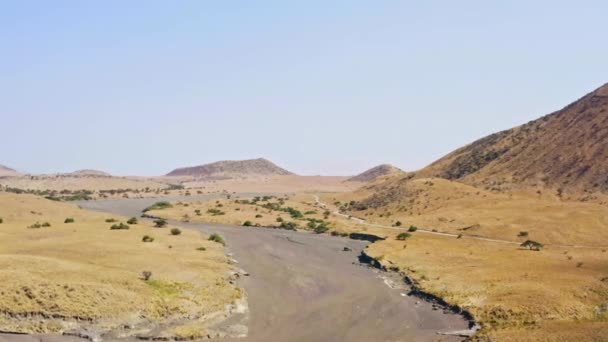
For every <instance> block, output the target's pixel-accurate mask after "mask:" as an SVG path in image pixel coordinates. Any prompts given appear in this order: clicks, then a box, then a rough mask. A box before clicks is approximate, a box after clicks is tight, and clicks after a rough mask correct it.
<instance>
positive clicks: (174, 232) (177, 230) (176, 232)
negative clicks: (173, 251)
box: [171, 228, 182, 235]
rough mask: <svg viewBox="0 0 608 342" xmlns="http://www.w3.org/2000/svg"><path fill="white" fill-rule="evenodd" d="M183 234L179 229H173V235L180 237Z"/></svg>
mask: <svg viewBox="0 0 608 342" xmlns="http://www.w3.org/2000/svg"><path fill="white" fill-rule="evenodd" d="M181 233H182V231H181V229H179V228H171V235H180V234H181Z"/></svg>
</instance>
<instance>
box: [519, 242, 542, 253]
mask: <svg viewBox="0 0 608 342" xmlns="http://www.w3.org/2000/svg"><path fill="white" fill-rule="evenodd" d="M520 247H523V248H527V249H529V250H532V251H540V250H541V248H543V244H542V243H540V242H536V241H534V240H526V241H524V242H523V243H522V244H521V245H520Z"/></svg>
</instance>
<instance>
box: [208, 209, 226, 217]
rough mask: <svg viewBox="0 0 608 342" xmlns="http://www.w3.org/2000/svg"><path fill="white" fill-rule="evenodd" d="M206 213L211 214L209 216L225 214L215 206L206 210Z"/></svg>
mask: <svg viewBox="0 0 608 342" xmlns="http://www.w3.org/2000/svg"><path fill="white" fill-rule="evenodd" d="M207 213H208V214H211V216H220V215H224V214H225V212H223V211H221V210H219V209H215V208H213V209H209V210H207Z"/></svg>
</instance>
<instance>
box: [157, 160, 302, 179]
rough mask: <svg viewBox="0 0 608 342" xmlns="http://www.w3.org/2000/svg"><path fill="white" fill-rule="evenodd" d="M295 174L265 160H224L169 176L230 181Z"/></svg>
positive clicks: (177, 170)
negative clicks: (231, 179)
mask: <svg viewBox="0 0 608 342" xmlns="http://www.w3.org/2000/svg"><path fill="white" fill-rule="evenodd" d="M288 175H293V173H291V172H289V171H287V170H285V169H283V168H280V167H278V166H277V165H275V164H274V163H272V162H270V161H269V160H266V159H264V158H258V159H248V160H224V161H218V162H215V163H211V164H205V165H199V166H192V167H184V168H178V169H175V170H173V171H171V172H169V173H168V174H167V176H189V177H196V178H213V179H230V178H248V177H256V176H288Z"/></svg>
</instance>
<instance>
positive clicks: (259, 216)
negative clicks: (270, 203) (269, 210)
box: [255, 214, 264, 218]
mask: <svg viewBox="0 0 608 342" xmlns="http://www.w3.org/2000/svg"><path fill="white" fill-rule="evenodd" d="M262 217H264V216H262V215H260V214H257V215H255V218H262Z"/></svg>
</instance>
